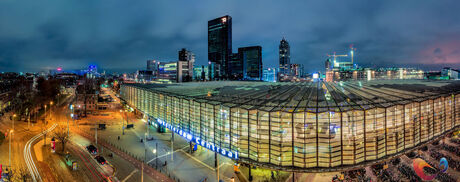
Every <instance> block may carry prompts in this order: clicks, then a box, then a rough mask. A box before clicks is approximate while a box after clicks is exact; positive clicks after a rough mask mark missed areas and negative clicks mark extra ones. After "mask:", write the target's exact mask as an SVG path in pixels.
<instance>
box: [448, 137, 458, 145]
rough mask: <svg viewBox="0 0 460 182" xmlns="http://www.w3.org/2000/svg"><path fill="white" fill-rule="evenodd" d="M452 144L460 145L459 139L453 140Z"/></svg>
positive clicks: (451, 140)
mask: <svg viewBox="0 0 460 182" xmlns="http://www.w3.org/2000/svg"><path fill="white" fill-rule="evenodd" d="M450 142H452V143H455V144H458V145H460V139H459V138H451V139H450Z"/></svg>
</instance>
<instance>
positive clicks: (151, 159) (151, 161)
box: [147, 146, 188, 164]
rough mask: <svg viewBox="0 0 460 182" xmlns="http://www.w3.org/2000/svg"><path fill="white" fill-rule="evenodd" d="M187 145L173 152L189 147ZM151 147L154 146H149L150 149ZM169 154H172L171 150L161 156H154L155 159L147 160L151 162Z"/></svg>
mask: <svg viewBox="0 0 460 182" xmlns="http://www.w3.org/2000/svg"><path fill="white" fill-rule="evenodd" d="M187 147H188V146H185V147H183V148H181V149H176V150H175V151H174V152H173V153H176V152H178V151H181V150H183V149H184V148H187ZM151 148H152V147H149V149H151ZM157 152H158V151H157ZM168 155H171V152H168V153H167V154H163V155H160V156H158V157H154V158H153V159H151V160H149V161H148V162H147V164H148V163H150V162H152V161H154V160H155V159H158V158H162V157H165V156H168Z"/></svg>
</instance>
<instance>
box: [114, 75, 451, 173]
mask: <svg viewBox="0 0 460 182" xmlns="http://www.w3.org/2000/svg"><path fill="white" fill-rule="evenodd" d="M120 92H121V93H120V94H121V97H122V99H124V100H125V101H126V102H127V103H128V104H129V105H130V106H132V107H134V108H136V109H137V110H138V111H140V112H142V113H144V114H145V115H146V116H148V117H149V120H150V121H154V122H156V123H157V124H160V125H161V126H164V127H166V128H168V129H170V130H171V131H173V132H175V133H177V134H178V135H181V136H182V137H184V138H185V139H187V140H189V141H191V142H194V143H197V144H199V145H201V146H203V147H206V148H208V149H210V150H213V151H215V152H218V153H219V154H221V155H224V156H226V157H229V158H232V159H233V160H235V161H236V162H239V163H246V164H250V165H254V166H260V167H267V168H271V169H276V170H284V171H296V172H323V171H338V170H345V169H351V168H356V167H363V166H365V165H369V164H372V163H377V162H381V161H384V160H388V159H391V158H393V157H397V156H399V155H402V154H404V153H406V152H409V151H412V150H415V149H417V148H419V147H421V146H424V145H426V144H428V143H430V142H432V141H434V140H436V139H438V138H440V137H442V136H443V135H444V134H446V133H448V132H451V131H453V130H454V129H455V128H458V127H460V81H427V80H375V81H350V82H323V81H317V82H302V83H283V82H282V83H269V82H241V81H238V82H236V81H234V82H232V81H221V82H200V83H197V82H194V83H177V84H124V85H122V86H121V90H120Z"/></svg>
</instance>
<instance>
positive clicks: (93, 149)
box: [86, 145, 97, 155]
mask: <svg viewBox="0 0 460 182" xmlns="http://www.w3.org/2000/svg"><path fill="white" fill-rule="evenodd" d="M86 150H88V152H89V153H90V154H93V155H96V154H97V148H96V147H95V146H94V145H88V146H87V147H86Z"/></svg>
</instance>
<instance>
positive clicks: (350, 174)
mask: <svg viewBox="0 0 460 182" xmlns="http://www.w3.org/2000/svg"><path fill="white" fill-rule="evenodd" d="M332 181H333V182H344V181H347V182H348V181H353V182H370V181H371V178H369V177H367V176H366V169H364V168H362V169H357V170H352V171H344V172H341V174H340V176H338V175H336V176H334V177H333V178H332Z"/></svg>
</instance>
